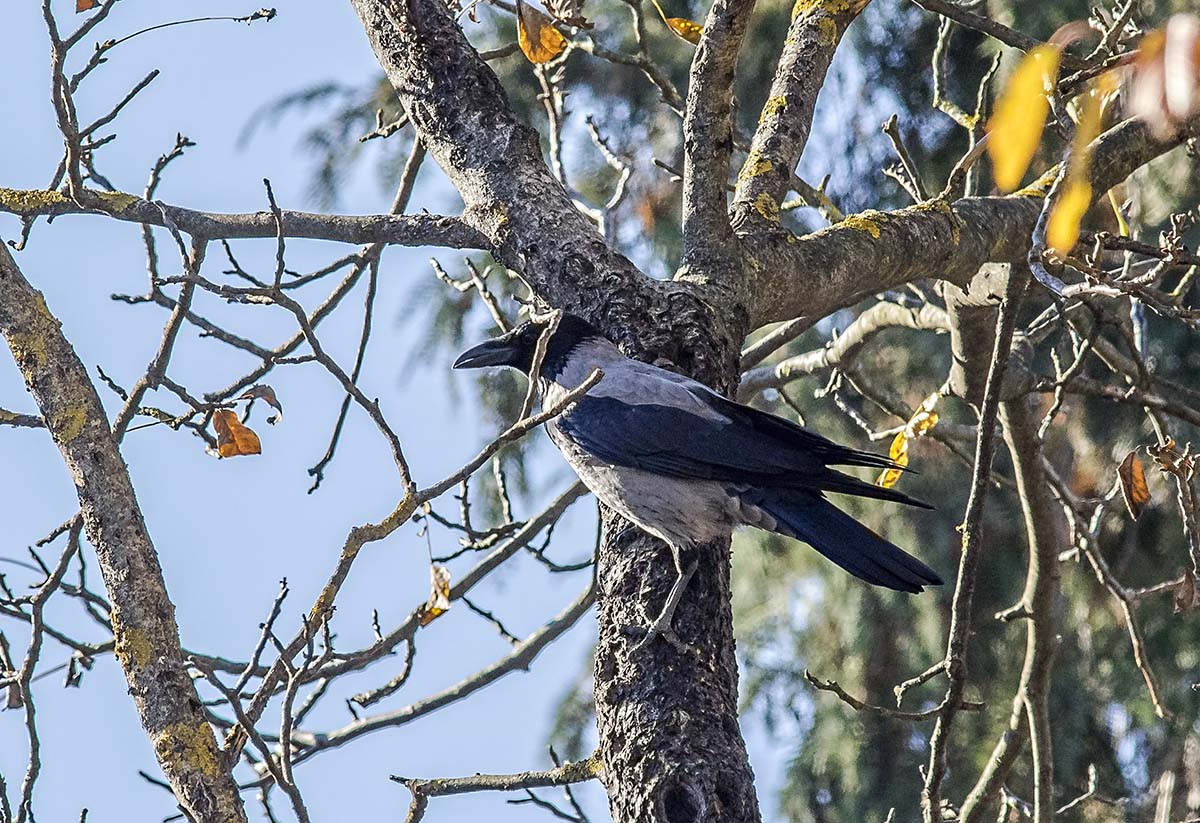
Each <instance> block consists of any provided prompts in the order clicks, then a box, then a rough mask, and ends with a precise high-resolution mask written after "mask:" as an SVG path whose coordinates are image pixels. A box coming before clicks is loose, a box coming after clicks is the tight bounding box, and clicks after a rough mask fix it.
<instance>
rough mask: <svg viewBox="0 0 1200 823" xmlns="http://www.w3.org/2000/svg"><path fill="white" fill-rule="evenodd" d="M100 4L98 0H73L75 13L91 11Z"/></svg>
mask: <svg viewBox="0 0 1200 823" xmlns="http://www.w3.org/2000/svg"><path fill="white" fill-rule="evenodd" d="M98 5H100V0H75V13H76V14H79V13H80V12H85V11H91V10H92V9H94V8H96V6H98Z"/></svg>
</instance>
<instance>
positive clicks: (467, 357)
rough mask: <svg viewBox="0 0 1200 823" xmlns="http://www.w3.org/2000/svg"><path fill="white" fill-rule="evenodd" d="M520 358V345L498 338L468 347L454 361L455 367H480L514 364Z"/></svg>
mask: <svg viewBox="0 0 1200 823" xmlns="http://www.w3.org/2000/svg"><path fill="white" fill-rule="evenodd" d="M519 358H520V350H519V347H518V346H517V345H515V344H514V343H513V341H511V340H505V339H504V338H497V339H496V340H489V341H487V342H486V343H480V344H479V345H478V346H475V347H473V348H470V349H467V350H466V351H465V352H463V353H462V354H460V355H459V356H458V359H457V360H455V361H454V368H456V369H478V368H482V367H483V366H512V365H515V364H516V362H517V360H518V359H519Z"/></svg>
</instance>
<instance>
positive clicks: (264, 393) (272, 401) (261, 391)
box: [238, 383, 283, 426]
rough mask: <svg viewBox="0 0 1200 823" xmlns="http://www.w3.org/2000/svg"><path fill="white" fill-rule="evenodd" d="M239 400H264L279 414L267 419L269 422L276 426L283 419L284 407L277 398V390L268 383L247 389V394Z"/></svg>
mask: <svg viewBox="0 0 1200 823" xmlns="http://www.w3.org/2000/svg"><path fill="white" fill-rule="evenodd" d="M238 400H262V401H263V402H265V403H266V404H267V405H269V406H270V407H271V408H273V409H275V411H277V412H278V414H273V415H271V416H270V417H268V418H267V422H268V423H270V424H271V425H272V426H274V425H275V424H276V423H278V422H279V420H280V418H282V417H283V405H282V404H281V403H280V402H279V398H277V397H276V396H275V390H274V389H273V388H271V387H270V386H268V385H267V384H266V383H258V384H256V385H254V386H251V387H250V388H248V389H246V391H245V393H244V394H242V395H241V396H240V397H238Z"/></svg>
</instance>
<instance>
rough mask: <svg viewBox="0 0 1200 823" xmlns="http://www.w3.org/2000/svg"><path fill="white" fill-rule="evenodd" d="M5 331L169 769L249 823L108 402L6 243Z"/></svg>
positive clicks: (0, 261) (199, 796) (182, 792)
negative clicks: (193, 674) (57, 455)
mask: <svg viewBox="0 0 1200 823" xmlns="http://www.w3.org/2000/svg"><path fill="white" fill-rule="evenodd" d="M0 334H3V335H4V338H5V339H6V340H7V341H8V346H9V348H10V349H11V350H12V354H13V357H14V359H15V360H16V362H17V367H18V368H19V369H20V370H21V374H22V375H23V376H24V378H25V385H26V387H27V388H28V389H29V392H30V393H31V394H32V395H33V397H34V399H35V400H36V401H37V404H38V409H39V410H40V411H41V415H42V419H43V420H45V421H46V422H47V425H48V428H49V429H50V435H51V437H53V438H54V443H55V445H57V446H58V448H59V451H60V452H61V453H62V456H63V460H64V461H65V462H66V464H67V468H68V470H69V471H70V472H71V478H72V479H73V481H74V482H75V487H76V490H77V491H78V493H79V505H80V511H81V513H82V515H83V525H84V529H85V530H86V532H87V536H88V540H89V541H91V543H92V545H93V546H94V547H95V549H96V559H97V560H98V562H99V565H100V570H101V573H102V574H103V576H104V583H105V586H106V587H107V589H108V594H109V597H110V599H111V602H112V611H111V615H110V617H111V620H112V627H113V634H114V636H115V638H116V656H117V659H118V660H119V661H120V663H121V668H122V669H123V670H124V671H125V677H126V680H128V682H129V692H130V695H131V696H132V697H133V702H134V705H135V706H136V707H137V711H138V715H139V716H140V718H141V721H142V726H143V728H144V729H145V730H146V734H147V736H148V737H149V738H150V741H151V743H152V744H153V746H154V753H155V755H156V756H157V758H158V762H159V765H160V766H161V767H162V769H163V773H164V775H165V776H166V778H167V781H168V782H169V783H170V784H171V788H172V789H173V790H174V792H175V796H176V798H177V800H178V802H179V804H180V807H181V808H182V809H183V810H184V811H185V813H186V814H188V815H189V816H190V817H191V819H193V820H197V821H205V823H207V821H221V822H222V823H226V822H227V821H243V820H245V819H246V814H245V811H244V810H243V808H242V803H241V799H240V798H239V797H238V791H237V786H236V784H235V783H234V781H233V779H232V777H231V776H230V774H229V773H228V772H227V771H226V770H225V769H224V768H223V767H222V765H221V761H220V757H219V753H218V750H217V743H216V739H215V738H214V736H213V732H212V729H211V728H210V727H209V725H208V722H207V720H206V719H205V715H204V711H203V708H202V706H201V705H200V699H199V697H198V695H197V693H196V689H195V687H194V686H193V685H192V681H191V679H190V678H189V677H188V675H187V672H186V670H185V668H184V664H183V653H182V651H181V650H180V647H179V629H178V626H177V625H176V623H175V607H174V605H173V604H172V603H171V600H170V598H169V597H168V595H167V590H166V584H165V582H164V581H163V576H162V569H161V568H160V567H159V565H158V555H157V553H156V552H155V550H154V546H153V544H152V543H151V542H150V535H149V534H148V533H147V531H146V524H145V522H143V520H142V513H141V511H140V509H139V508H138V503H137V498H136V496H135V495H134V491H133V485H132V484H131V482H130V479H129V470H128V468H127V467H126V465H125V461H124V459H123V458H122V457H121V453H120V451H119V450H118V449H117V444H116V441H115V439H114V438H113V435H112V432H111V430H110V429H109V425H108V419H107V418H106V417H105V415H104V408H103V407H102V406H101V405H100V398H99V396H97V394H96V390H95V388H94V387H93V386H92V383H91V381H90V380H89V379H88V375H87V369H86V368H85V367H84V365H83V363H82V362H80V360H79V357H78V356H77V355H76V354H75V350H74V349H73V348H72V347H71V344H70V342H68V341H67V339H66V337H64V336H63V333H62V329H61V328H60V326H59V323H58V321H57V320H56V319H55V318H54V316H53V315H52V314H51V313H50V310H49V309H48V308H47V307H46V301H45V300H44V299H43V297H42V295H41V293H40V292H38V291H37V290H35V289H34V288H33V287H32V286H31V285H30V284H29V282H28V281H27V280H26V279H25V277H24V276H23V275H22V274H21V272H20V270H19V269H18V268H17V265H16V263H15V261H14V260H13V258H12V256H11V255H10V254H9V252H8V249H7V247H6V246H5V245H4V244H3V243H0Z"/></svg>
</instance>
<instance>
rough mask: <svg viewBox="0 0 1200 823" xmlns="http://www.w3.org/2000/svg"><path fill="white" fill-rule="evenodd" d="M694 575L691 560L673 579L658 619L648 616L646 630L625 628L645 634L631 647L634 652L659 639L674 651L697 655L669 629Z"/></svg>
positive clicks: (694, 571)
mask: <svg viewBox="0 0 1200 823" xmlns="http://www.w3.org/2000/svg"><path fill="white" fill-rule="evenodd" d="M695 573H696V561H694V560H693V561H692V563H691V564H690V565H689V566H688V567H687V569H686V570H683V571H680V572H679V575H678V577H676V578H675V584H674V585H673V586H671V591H670V592H668V593H667V600H666V602H665V603H663V607H662V611H661V612H659V614H658V617H656V618H654V619H653V620H650V619H649V616H648V615H647V616H646V617H647V619H646V622H647V623H649V624H650V625H649V626H648V627H647V628H639V627H635V626H629V627H626V630H627V631H630V632H645V636H644V637H643V638H642V639H641V640H639V641H638V643H637V645H636V646H634V647H633V650H634V651H638V650H639V649H641V648H642V647H643V646H646V645H648V644H649V643H650V641H652V640H653V639H654V638H655V637H661V638H662V639H663V640H665V641H667V642H668V643H669V644H671V646H672V647H674V648H675V650H676V651H679V652H681V653H684V654H698V652H697V651H696V650H695V649H693V648H692V647H691V646H689V645H688V644H686V643H684V642H683V641H682V640H680V639H679V635H677V634H676V633H675V629H673V628H672V627H671V621H672V619H673V618H674V617H675V608H676V607H677V606H678V605H679V601H680V600H681V599H682V598H683V592H684V590H685V589H686V588H687V584H688V581H690V580H691V579H692V575H693V574H695Z"/></svg>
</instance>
